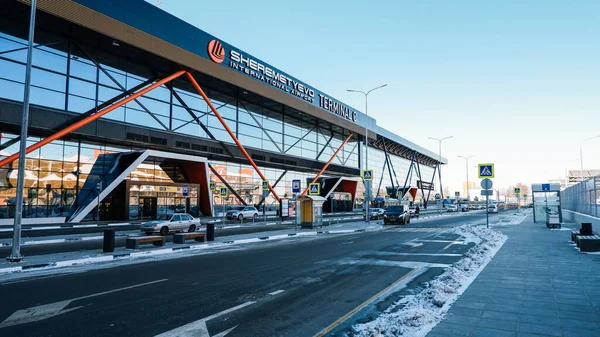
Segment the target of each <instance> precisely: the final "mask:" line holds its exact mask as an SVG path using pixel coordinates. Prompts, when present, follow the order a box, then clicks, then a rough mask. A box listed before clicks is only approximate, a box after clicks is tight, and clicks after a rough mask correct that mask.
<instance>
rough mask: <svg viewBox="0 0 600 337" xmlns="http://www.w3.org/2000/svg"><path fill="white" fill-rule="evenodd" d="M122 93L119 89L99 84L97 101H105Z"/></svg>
mask: <svg viewBox="0 0 600 337" xmlns="http://www.w3.org/2000/svg"><path fill="white" fill-rule="evenodd" d="M122 93H123V91H121V90H116V89H111V88H107V87H105V86H102V85H100V86H98V101H100V102H101V103H102V102H106V101H108V100H110V99H113V98H115V97H116V96H118V95H120V94H122Z"/></svg>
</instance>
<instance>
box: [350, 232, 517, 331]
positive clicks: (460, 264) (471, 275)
mask: <svg viewBox="0 0 600 337" xmlns="http://www.w3.org/2000/svg"><path fill="white" fill-rule="evenodd" d="M454 232H455V233H456V234H459V235H461V236H462V237H463V238H464V242H465V243H471V242H472V243H475V246H474V247H473V248H471V249H470V250H469V251H468V252H467V253H466V254H465V256H464V257H463V258H462V259H460V260H459V261H457V262H455V263H454V264H453V265H452V266H450V267H449V268H448V269H446V270H445V271H444V273H443V274H441V275H440V276H438V277H436V278H435V279H434V280H432V281H431V282H428V283H426V284H425V285H424V289H423V290H422V291H421V292H420V293H417V294H414V295H407V296H404V297H403V298H401V299H400V300H398V301H396V302H395V303H394V304H392V305H391V306H390V307H389V308H387V309H386V310H385V311H384V312H383V313H382V314H381V315H380V316H379V317H377V318H375V319H374V320H373V321H371V322H368V323H363V324H358V325H355V326H353V330H354V332H353V333H348V334H347V336H365V337H367V336H368V337H379V336H410V337H416V336H425V335H426V334H427V333H428V332H429V331H430V330H431V329H432V328H433V327H434V326H435V325H436V324H437V323H439V322H440V321H441V320H442V319H443V318H444V316H445V315H446V313H447V312H448V309H449V308H450V305H452V303H454V301H456V299H457V298H458V297H459V296H460V295H461V294H462V293H463V292H464V291H465V290H466V289H467V287H468V286H469V285H470V284H471V283H472V282H473V280H474V279H475V278H476V277H477V275H478V274H479V273H480V272H481V271H482V270H483V268H485V266H486V265H487V264H488V263H489V262H490V261H491V260H492V258H493V257H494V255H496V252H498V250H499V249H500V247H502V245H503V244H504V242H505V241H506V236H505V235H504V234H501V233H498V232H496V231H493V230H491V229H487V228H485V226H469V225H463V226H460V227H456V228H455V230H454Z"/></svg>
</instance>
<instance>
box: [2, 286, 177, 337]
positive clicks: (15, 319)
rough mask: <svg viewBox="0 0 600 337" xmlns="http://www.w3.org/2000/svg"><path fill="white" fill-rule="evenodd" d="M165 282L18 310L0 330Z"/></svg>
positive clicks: (6, 320)
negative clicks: (74, 304) (79, 303)
mask: <svg viewBox="0 0 600 337" xmlns="http://www.w3.org/2000/svg"><path fill="white" fill-rule="evenodd" d="M164 281H168V279H162V280H156V281H151V282H146V283H140V284H136V285H132V286H128V287H123V288H118V289H113V290H108V291H103V292H101V293H96V294H92V295H86V296H81V297H76V298H72V299H69V300H64V301H59V302H54V303H49V304H43V305H38V306H35V307H31V308H27V309H21V310H17V311H15V312H14V313H13V314H12V315H10V316H9V317H8V318H7V319H5V320H4V321H3V322H2V323H0V329H1V328H6V327H9V326H13V325H19V324H25V323H32V322H37V321H41V320H44V319H47V318H51V317H54V316H58V315H61V314H64V313H67V312H70V311H73V310H76V309H79V308H82V306H79V307H75V308H69V309H65V308H66V307H67V306H68V305H69V304H71V303H72V302H73V301H77V300H83V299H86V298H91V297H96V296H101V295H106V294H110V293H114V292H117V291H122V290H127V289H133V288H137V287H142V286H146V285H150V284H154V283H158V282H164Z"/></svg>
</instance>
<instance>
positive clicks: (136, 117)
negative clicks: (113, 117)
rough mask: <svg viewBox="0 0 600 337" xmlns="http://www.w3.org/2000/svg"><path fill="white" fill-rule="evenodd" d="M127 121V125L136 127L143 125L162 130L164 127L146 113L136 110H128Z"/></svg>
mask: <svg viewBox="0 0 600 337" xmlns="http://www.w3.org/2000/svg"><path fill="white" fill-rule="evenodd" d="M125 121H126V122H127V123H132V124H135V125H143V126H148V127H151V128H156V129H162V128H163V127H162V126H161V125H160V124H158V122H157V121H156V120H154V118H152V117H150V116H148V114H147V113H146V112H145V111H139V110H136V109H131V108H128V109H127V114H126V115H125Z"/></svg>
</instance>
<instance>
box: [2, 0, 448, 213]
mask: <svg viewBox="0 0 600 337" xmlns="http://www.w3.org/2000/svg"><path fill="white" fill-rule="evenodd" d="M37 4H38V5H37V6H38V11H37V17H36V25H35V26H36V30H35V39H34V42H35V43H34V49H33V67H32V75H31V76H32V77H31V95H30V102H31V106H30V119H29V121H30V122H29V138H28V139H27V145H28V149H30V150H28V153H27V155H26V158H27V159H26V167H25V177H24V179H25V191H24V196H25V200H24V210H23V217H24V218H47V217H54V218H61V219H64V221H66V222H80V221H89V220H98V219H99V220H103V221H104V220H106V221H113V220H114V221H121V220H132V221H135V220H142V219H155V218H164V217H165V216H166V215H167V214H169V213H173V212H177V211H187V212H189V213H190V214H192V215H194V216H213V215H214V214H215V211H216V209H219V207H222V205H224V204H228V205H256V206H259V207H262V206H263V205H264V206H265V207H268V208H272V207H273V208H274V207H276V208H278V207H279V204H280V203H282V202H287V199H291V198H293V196H294V194H295V193H294V191H293V189H292V181H293V180H300V181H301V188H302V190H304V189H305V188H306V187H307V184H308V183H309V182H311V181H313V180H314V179H317V181H318V182H319V183H320V184H321V189H320V194H321V196H323V197H325V198H327V201H326V203H325V206H324V210H325V211H326V212H333V211H341V210H350V211H351V210H356V209H360V208H362V206H363V199H364V196H365V189H364V184H363V182H362V180H361V169H363V168H364V167H363V165H364V152H365V151H364V150H365V127H366V128H368V129H369V132H368V136H369V137H368V141H367V144H368V146H369V150H368V159H369V168H370V169H373V170H374V177H373V178H374V179H373V181H372V186H373V188H372V196H373V198H376V197H378V198H385V197H386V196H389V197H391V198H409V199H410V200H411V201H417V202H418V201H422V200H429V199H431V198H433V195H435V192H432V190H434V186H433V182H434V179H433V178H434V177H435V176H436V175H437V174H438V172H439V167H440V165H441V164H444V163H445V159H443V158H439V157H438V155H437V154H435V153H433V152H431V151H428V150H426V149H424V148H422V147H420V146H418V145H416V144H414V143H412V142H410V141H408V140H406V139H404V138H402V137H401V136H399V135H396V134H394V133H393V132H391V131H388V130H386V129H384V128H382V127H381V126H379V125H377V121H376V120H375V119H373V118H371V117H369V116H367V115H365V114H363V113H362V112H360V111H359V110H357V109H354V108H353V107H350V106H348V105H346V104H344V103H343V102H340V101H338V100H336V99H335V98H334V96H332V95H330V94H327V93H324V92H322V91H320V90H318V89H317V88H314V87H312V86H311V85H310V84H308V83H306V82H303V81H302V79H299V78H296V77H294V76H293V75H290V74H287V73H285V72H284V71H282V70H280V69H278V68H276V67H275V66H272V65H270V64H269V63H267V62H266V61H263V60H259V59H257V58H256V57H254V56H252V54H250V53H248V52H246V51H243V50H240V49H238V48H236V47H235V46H232V45H230V44H228V43H227V42H225V41H223V40H221V39H219V38H218V37H215V36H212V35H210V34H208V33H206V32H204V31H202V30H200V29H198V28H196V27H194V26H192V25H190V24H188V23H186V22H184V21H182V20H180V19H178V18H176V17H174V16H172V15H170V14H168V13H166V12H164V11H163V10H161V9H160V8H157V7H155V6H153V5H152V4H149V3H147V2H145V1H143V0H104V1H96V0H61V1H54V0H38V1H37ZM1 5H2V11H1V12H0V219H1V218H5V219H7V218H12V217H14V203H15V195H16V181H17V179H16V178H17V164H18V160H17V157H16V156H18V155H19V142H20V138H19V132H20V124H21V116H22V105H23V92H24V82H25V68H26V56H27V36H28V26H29V13H30V1H25V0H1ZM223 15H224V16H225V15H226V13H223ZM324 167H325V170H324V171H323V172H322V173H321V171H322V169H323V168H324ZM263 179H264V180H268V182H269V189H270V193H269V195H268V196H267V197H266V198H263V191H262V185H261V184H262V181H263ZM211 181H214V182H215V185H216V186H217V187H220V186H223V187H227V191H228V193H229V195H228V198H219V193H213V192H212V191H211V185H212V184H211V183H210V182H211ZM438 189H439V188H438Z"/></svg>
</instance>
